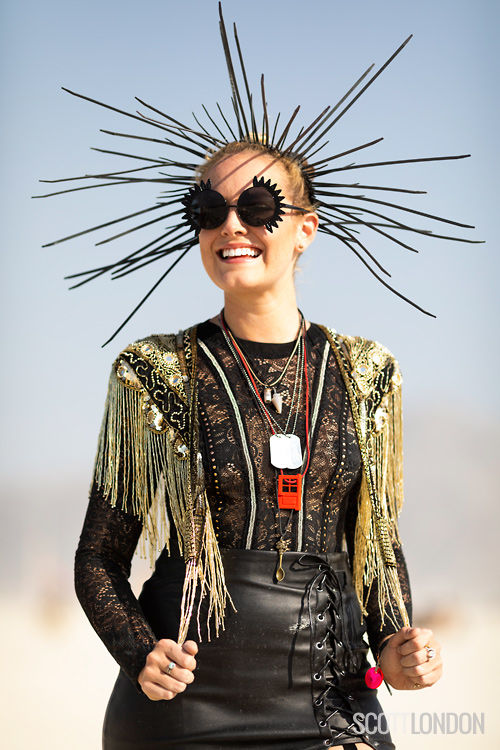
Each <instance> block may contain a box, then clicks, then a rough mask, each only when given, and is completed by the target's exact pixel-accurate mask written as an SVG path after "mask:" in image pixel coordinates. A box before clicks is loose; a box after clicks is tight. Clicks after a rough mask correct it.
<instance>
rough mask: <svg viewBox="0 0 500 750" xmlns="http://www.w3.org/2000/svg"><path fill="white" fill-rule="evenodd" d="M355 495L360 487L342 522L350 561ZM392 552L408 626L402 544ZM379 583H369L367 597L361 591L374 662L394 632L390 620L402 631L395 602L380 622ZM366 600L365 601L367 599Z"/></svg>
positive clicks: (407, 588) (395, 544) (407, 582)
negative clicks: (381, 646) (384, 642)
mask: <svg viewBox="0 0 500 750" xmlns="http://www.w3.org/2000/svg"><path fill="white" fill-rule="evenodd" d="M358 492H359V483H358V486H357V487H355V488H354V490H353V491H352V493H351V495H350V497H349V504H348V510H347V515H346V521H345V536H346V543H347V549H348V552H349V557H350V559H351V560H352V559H353V556H354V534H355V527H356V517H357V511H358ZM392 546H393V549H394V554H395V556H396V562H397V570H398V577H399V583H400V586H401V593H402V595H403V601H404V603H405V606H406V611H407V612H408V618H409V620H410V623H411V621H412V600H411V590H410V580H409V576H408V569H407V567H406V561H405V558H404V554H403V549H402V547H401V544H400V543H399V542H396V541H395V542H393V545H392ZM378 595H379V590H378V582H377V579H376V578H375V579H374V580H373V582H372V585H371V589H370V593H369V595H368V590H367V589H366V588H365V590H364V594H363V596H364V600H365V601H366V611H367V613H368V614H367V617H366V629H367V635H368V640H369V642H370V648H371V650H372V653H373V655H374V657H375V658H376V655H377V652H378V647H379V644H380V642H381V641H382V640H383V639H384V638H385V636H387V635H390V634H391V633H394V632H395V628H394V624H393V622H392V621H393V620H395V621H396V622H397V624H398V626H399V627H403V625H404V623H403V621H402V618H401V615H400V614H399V612H398V607H397V606H396V604H395V602H390V601H388V602H387V603H386V605H385V614H386V616H385V618H382V614H381V612H380V608H379V603H378ZM367 596H368V599H366V597H367ZM391 620H392V621H391Z"/></svg>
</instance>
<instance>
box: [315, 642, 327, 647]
mask: <svg viewBox="0 0 500 750" xmlns="http://www.w3.org/2000/svg"><path fill="white" fill-rule="evenodd" d="M324 645H325V644H324V643H322V642H321V641H318V642H317V644H316V648H319V649H322V648H323V647H324Z"/></svg>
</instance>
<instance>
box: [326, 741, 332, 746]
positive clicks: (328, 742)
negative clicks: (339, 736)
mask: <svg viewBox="0 0 500 750" xmlns="http://www.w3.org/2000/svg"><path fill="white" fill-rule="evenodd" d="M324 744H325V745H327V746H329V745H331V744H332V741H331V740H325V742H324Z"/></svg>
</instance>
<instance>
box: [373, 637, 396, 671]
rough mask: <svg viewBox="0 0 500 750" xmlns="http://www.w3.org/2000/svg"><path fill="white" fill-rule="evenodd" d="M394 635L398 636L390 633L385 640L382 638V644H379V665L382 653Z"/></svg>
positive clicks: (377, 658) (377, 655)
mask: <svg viewBox="0 0 500 750" xmlns="http://www.w3.org/2000/svg"><path fill="white" fill-rule="evenodd" d="M393 635H396V633H390V634H389V635H386V636H385V638H382V640H381V641H380V643H379V644H378V648H377V653H376V657H375V658H376V660H377V664H378V663H379V662H380V656H381V655H382V651H383V650H384V648H385V647H386V646H387V644H388V643H389V640H390V639H391V638H392V636H393Z"/></svg>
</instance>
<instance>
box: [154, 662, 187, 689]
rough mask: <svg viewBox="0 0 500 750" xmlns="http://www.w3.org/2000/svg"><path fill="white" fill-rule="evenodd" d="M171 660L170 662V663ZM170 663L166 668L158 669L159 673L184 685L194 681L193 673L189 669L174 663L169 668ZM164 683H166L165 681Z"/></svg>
mask: <svg viewBox="0 0 500 750" xmlns="http://www.w3.org/2000/svg"><path fill="white" fill-rule="evenodd" d="M172 663H173V662H170V664H172ZM170 664H169V665H168V667H167V669H160V671H161V673H162V674H163V675H165V677H169V678H170V679H172V680H174V682H183V683H184V684H185V685H190V684H191V683H192V682H193V681H194V674H193V672H192V671H191V670H190V669H184V668H183V667H180V666H179V665H178V664H176V665H175V666H174V667H172V669H170ZM165 684H166V683H165Z"/></svg>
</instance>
